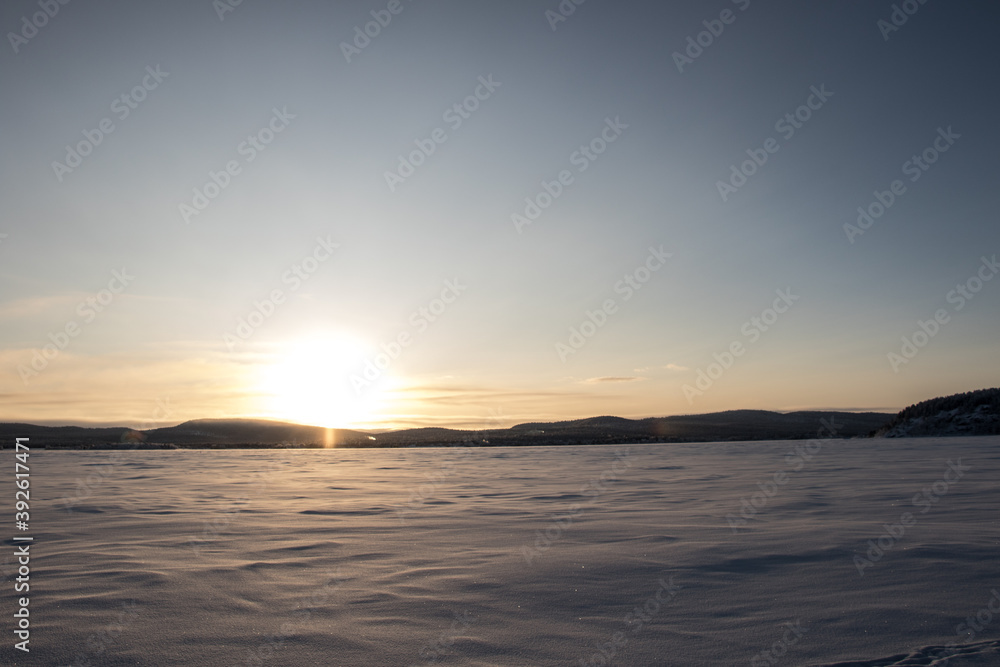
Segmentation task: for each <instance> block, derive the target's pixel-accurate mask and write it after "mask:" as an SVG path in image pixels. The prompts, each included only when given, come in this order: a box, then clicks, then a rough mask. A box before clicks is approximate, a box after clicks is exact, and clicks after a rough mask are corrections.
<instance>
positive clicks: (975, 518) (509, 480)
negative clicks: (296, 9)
mask: <svg viewBox="0 0 1000 667" xmlns="http://www.w3.org/2000/svg"><path fill="white" fill-rule="evenodd" d="M819 445H821V446H819ZM112 456H116V457H117V458H115V459H114V461H115V463H114V465H110V466H109V463H108V461H109V460H111V457H112ZM31 460H32V463H33V466H32V495H33V499H32V500H33V504H32V510H33V511H32V525H33V528H34V530H35V534H34V537H35V542H34V543H33V545H32V561H31V562H32V568H31V576H32V579H31V591H30V594H31V606H30V609H31V621H32V623H31V627H32V630H33V632H32V635H31V638H32V642H31V653H30V655H28V654H22V653H21V652H19V651H14V650H13V649H12V644H13V641H12V639H11V637H10V636H9V637H8V638H7V640H5V642H4V644H3V646H2V648H0V664H17V665H42V664H45V665H87V664H90V665H182V664H184V665H213V666H215V665H222V666H230V665H275V666H277V665H296V666H298V665H365V666H368V665H376V666H377V665H403V666H408V665H431V664H435V665H475V666H480V667H486V666H501V665H503V666H508V665H509V666H515V665H516V666H524V665H542V666H550V665H573V666H580V665H587V666H589V665H606V664H607V665H631V666H637V667H638V666H642V667H646V666H649V665H678V666H706V667H707V666H718V665H837V666H839V667H845V666H846V665H856V666H858V667H862V666H864V667H869V666H876V665H885V666H888V665H900V666H902V665H947V666H948V667H954V666H956V665H1000V655H998V653H1000V640H998V638H1000V593H998V590H1000V558H998V556H1000V553H998V552H1000V541H998V540H1000V532H998V531H1000V524H998V511H1000V483H998V482H1000V438H954V439H891V440H844V441H842V440H829V441H822V442H819V443H818V444H817V443H816V442H813V443H804V442H789V441H785V442H752V443H738V442H727V443H699V444H683V445H622V446H587V447H558V448H536V447H518V448H477V449H467V448H455V449H440V448H433V449H403V450H399V449H394V450H338V449H330V450H306V451H286V450H269V451H209V450H199V451H183V450H180V451H133V452H125V453H117V454H116V453H112V452H82V451H61V452H56V451H47V452H46V451H39V452H37V453H36V452H33V455H32V459H31ZM777 473H783V474H780V475H779V474H777ZM9 477H10V476H9V475H8V476H7V478H9ZM7 478H5V479H4V481H3V482H2V483H0V492H2V493H3V494H4V497H13V492H12V491H13V488H12V486H11V484H10V482H9V481H7ZM88 480H89V481H88ZM734 517H735V518H736V519H738V521H734V520H732V519H733V518H734ZM12 553H13V546H12V545H11V543H10V541H9V538H8V541H7V542H6V544H5V546H4V551H3V553H2V554H0V574H2V575H3V577H4V578H5V579H6V581H5V583H4V586H5V588H7V589H8V590H11V589H12V588H13V579H14V578H15V577H16V576H17V575H16V570H15V569H14V566H13V564H12V559H11V554H12ZM5 558H6V561H5V560H4V559H5ZM8 618H9V615H8ZM9 625H10V623H9V622H7V623H6V626H9ZM8 635H10V633H9V632H8Z"/></svg>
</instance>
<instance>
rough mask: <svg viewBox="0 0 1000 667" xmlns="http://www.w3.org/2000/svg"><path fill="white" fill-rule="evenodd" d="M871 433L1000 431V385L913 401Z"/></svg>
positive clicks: (902, 435)
mask: <svg viewBox="0 0 1000 667" xmlns="http://www.w3.org/2000/svg"><path fill="white" fill-rule="evenodd" d="M872 435H873V436H874V437H876V438H913V437H920V436H951V435H1000V389H980V390H978V391H967V392H965V393H964V394H953V395H952V396H943V397H940V398H932V399H930V400H929V401H923V402H921V403H917V404H915V405H911V406H910V407H908V408H906V409H904V410H902V411H901V412H900V413H899V414H898V415H896V416H895V417H894V418H893V419H892V420H890V421H889V422H888V423H887V424H885V425H884V426H882V427H881V428H879V429H877V430H876V431H875V432H874V433H872Z"/></svg>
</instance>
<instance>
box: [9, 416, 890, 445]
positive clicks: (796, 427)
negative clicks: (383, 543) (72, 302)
mask: <svg viewBox="0 0 1000 667" xmlns="http://www.w3.org/2000/svg"><path fill="white" fill-rule="evenodd" d="M890 417H891V415H888V414H884V413H880V412H863V413H853V412H791V413H787V414H783V413H778V412H768V411H766V410H731V411H728V412H716V413H711V414H702V415H679V416H674V417H651V418H648V419H624V418H622V417H591V418H588V419H577V420H572V421H562V422H533V423H526V424H518V425H517V426H513V427H511V428H506V429H491V430H486V431H466V430H459V429H448V428H416V429H404V430H400V431H389V432H387V433H377V434H372V433H365V432H362V431H354V430H348V429H330V430H328V429H324V428H319V427H316V426H303V425H301V424H291V423H286V422H277V421H268V420H262V419H197V420H194V421H188V422H184V423H183V424H178V425H177V426H170V427H166V428H157V429H152V430H149V431H141V432H140V431H133V430H131V429H127V428H83V427H78V426H63V427H50V426H34V425H30V424H0V447H10V446H11V443H12V442H13V440H14V438H15V437H25V436H27V437H30V438H31V444H32V445H33V446H47V447H66V448H132V447H141V448H158V447H160V448H162V447H213V448H214V447H218V448H230V447H322V446H337V447H415V446H434V445H445V446H447V445H460V444H468V445H477V446H517V445H584V444H610V443H625V442H637V443H638V442H712V441H719V440H730V441H732V440H789V439H809V438H815V437H818V436H819V437H829V436H828V435H827V434H826V433H825V432H824V433H823V434H822V435H820V429H821V427H822V420H827V421H828V422H832V423H833V424H835V425H836V426H837V427H838V430H837V431H836V434H835V436H834V437H840V438H851V437H861V436H865V435H867V434H870V433H871V432H872V431H873V430H875V429H877V428H878V427H880V426H882V425H883V424H885V423H886V421H887V420H888V419H889V418H890Z"/></svg>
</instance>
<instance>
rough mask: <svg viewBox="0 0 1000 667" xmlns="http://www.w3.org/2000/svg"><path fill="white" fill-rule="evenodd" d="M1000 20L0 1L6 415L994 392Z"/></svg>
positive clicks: (910, 13)
mask: <svg viewBox="0 0 1000 667" xmlns="http://www.w3.org/2000/svg"><path fill="white" fill-rule="evenodd" d="M998 15H1000V8H998V7H996V6H995V5H992V4H989V3H946V2H944V1H943V0H927V1H926V2H924V3H923V4H921V3H920V2H918V1H917V0H909V1H908V2H904V3H897V4H895V5H894V4H893V3H890V2H870V1H866V2H861V1H859V0H847V1H842V2H837V3H815V2H812V3H805V2H792V1H775V2H769V3H765V2H762V1H761V0H735V1H731V0H718V1H716V2H695V1H694V0H683V1H679V2H671V3H658V2H656V3H654V2H614V3H613V2H608V1H606V0H587V1H585V2H582V3H580V4H577V3H576V2H574V1H573V0H564V1H563V2H562V3H559V2H557V1H555V0H548V1H542V2H527V1H522V0H512V1H509V2H503V3H499V2H484V1H479V0H471V1H470V0H462V1H458V0H440V1H434V0H399V1H398V2H397V1H390V0H384V1H383V0H375V1H372V2H336V3H331V2H327V3H324V2H315V1H306V0H302V1H294V0H287V1H285V2H264V1H263V0H243V2H240V3H238V4H237V3H236V2H235V0H228V1H227V0H216V2H212V1H211V0H178V1H176V2H171V3H156V2H148V1H142V0H132V1H130V2H123V1H120V2H114V1H107V2H89V3H85V2H68V3H67V4H61V2H59V1H58V0H50V1H48V2H47V1H46V0H42V1H41V2H38V1H37V0H36V1H35V2H29V1H25V0H12V1H11V2H6V3H4V4H3V6H2V8H0V28H2V30H3V32H4V34H5V35H6V37H5V40H4V44H3V45H0V81H2V82H3V91H4V94H3V96H2V97H0V148H2V150H0V172H2V180H0V197H2V201H3V204H4V205H3V213H2V218H0V234H2V236H0V275H2V280H0V320H2V322H3V326H2V328H0V368H2V369H3V372H2V374H0V396H2V400H0V421H8V422H30V423H76V424H95V425H96V424H114V425H127V426H131V427H133V428H142V427H146V428H148V427H151V426H154V425H161V424H174V423H179V422H182V421H185V420H188V419H195V418H218V417H263V418H272V419H283V420H290V421H297V422H302V423H309V424H317V425H322V426H339V427H355V428H370V429H384V428H400V427H409V426H434V425H442V426H453V427H460V428H487V427H496V426H500V425H507V426H509V425H513V424H515V423H518V422H525V421H538V420H560V419H574V418H582V417H589V416H595V415H605V414H614V415H619V416H624V417H646V416H664V415H674V414H691V413H704V412H714V411H720V410H730V409H744V408H752V409H767V410H778V411H791V410H803V409H822V410H827V409H839V410H880V411H896V410H898V409H900V408H902V407H905V406H906V405H909V404H912V403H914V402H917V401H920V400H924V399H927V398H932V397H934V396H939V395H946V394H951V393H955V392H961V391H968V390H973V389H978V388H983V387H990V386H996V385H997V384H998V382H997V377H998V371H1000V354H998V350H1000V346H998V336H997V331H998V325H1000V309H998V304H1000V280H992V278H994V277H995V275H996V273H997V272H998V271H1000V267H998V266H997V265H996V263H995V257H996V256H997V254H998V253H1000V230H998V226H997V224H996V196H995V193H996V180H997V175H998V168H997V153H996V147H997V139H998V130H997V125H996V92H995V85H994V82H996V81H997V80H998V69H1000V58H998V57H997V56H998V47H997V45H996V44H997V43H996V39H995V25H996V24H997V19H998V18H1000V16H998ZM859 209H860V210H859Z"/></svg>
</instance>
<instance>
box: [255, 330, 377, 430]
mask: <svg viewBox="0 0 1000 667" xmlns="http://www.w3.org/2000/svg"><path fill="white" fill-rule="evenodd" d="M367 352H368V348H367V347H366V346H365V345H364V344H362V343H361V342H360V341H358V340H356V339H354V338H351V337H350V336H346V335H343V334H328V335H322V336H314V337H311V338H307V339H301V340H296V341H289V342H286V343H281V344H278V345H277V347H276V350H275V351H274V353H273V354H272V355H271V357H272V358H271V359H270V360H269V361H268V362H266V363H265V364H264V366H263V367H262V369H261V373H260V386H259V388H258V391H259V393H260V395H261V396H262V398H263V401H264V406H263V407H264V411H265V412H266V413H267V414H268V416H270V417H272V418H275V419H281V420H283V421H291V422H296V423H299V424H310V425H313V426H324V427H327V428H349V427H350V426H352V425H355V424H363V423H369V422H371V421H375V420H374V415H375V412H376V408H377V402H378V399H379V394H378V392H377V391H370V392H365V391H359V390H357V389H356V388H355V387H354V385H352V383H351V376H352V375H355V374H359V373H361V369H362V368H363V367H364V364H365V361H366V359H367Z"/></svg>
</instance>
